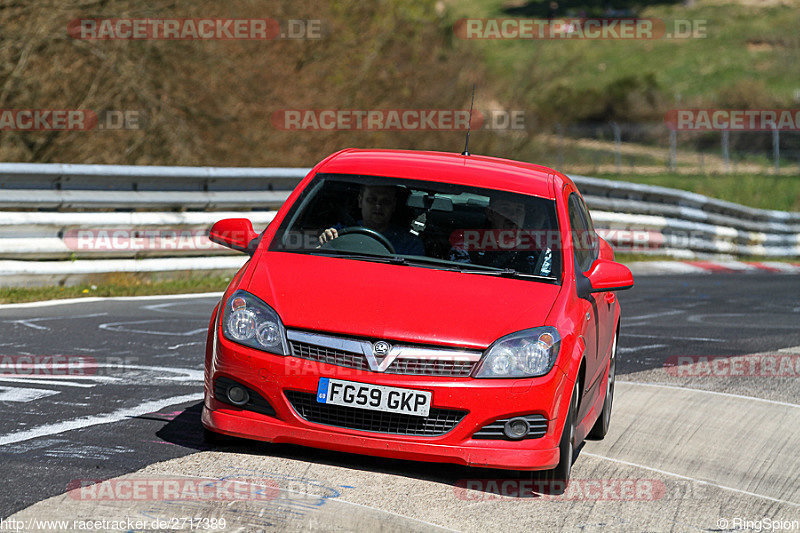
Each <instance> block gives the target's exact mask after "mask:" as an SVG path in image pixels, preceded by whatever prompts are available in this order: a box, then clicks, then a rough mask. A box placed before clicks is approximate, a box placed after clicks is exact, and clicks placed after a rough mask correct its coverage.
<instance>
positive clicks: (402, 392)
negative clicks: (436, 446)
mask: <svg viewBox="0 0 800 533" xmlns="http://www.w3.org/2000/svg"><path fill="white" fill-rule="evenodd" d="M432 399H433V393H431V392H427V391H421V390H413V389H401V388H399V387H385V386H383V385H370V384H367V383H357V382H355V381H343V380H341V379H331V378H320V380H319V386H318V387H317V403H330V404H333V405H344V406H347V407H358V408H359V409H370V410H372V411H385V412H388V413H402V414H405V415H416V416H428V414H429V413H430V410H431V400H432Z"/></svg>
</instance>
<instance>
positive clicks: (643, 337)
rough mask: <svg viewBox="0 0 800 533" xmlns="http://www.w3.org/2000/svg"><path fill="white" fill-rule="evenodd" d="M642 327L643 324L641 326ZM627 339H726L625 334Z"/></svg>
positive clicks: (718, 340)
mask: <svg viewBox="0 0 800 533" xmlns="http://www.w3.org/2000/svg"><path fill="white" fill-rule="evenodd" d="M640 325H641V324H640ZM625 336H626V337H638V338H641V339H668V340H679V341H703V342H725V339H711V338H709V337H676V336H670V335H643V334H638V333H625Z"/></svg>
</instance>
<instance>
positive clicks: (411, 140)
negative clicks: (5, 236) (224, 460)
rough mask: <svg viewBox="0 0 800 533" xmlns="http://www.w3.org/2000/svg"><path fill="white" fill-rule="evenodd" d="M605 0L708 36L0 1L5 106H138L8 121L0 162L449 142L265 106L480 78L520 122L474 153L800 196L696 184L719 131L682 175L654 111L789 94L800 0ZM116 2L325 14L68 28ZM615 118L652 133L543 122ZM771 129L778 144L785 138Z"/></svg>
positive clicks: (371, 15)
mask: <svg viewBox="0 0 800 533" xmlns="http://www.w3.org/2000/svg"><path fill="white" fill-rule="evenodd" d="M606 8H607V3H606V2H600V1H599V0H561V1H560V3H559V4H558V8H557V14H558V16H570V15H573V14H575V13H578V12H584V13H586V14H589V15H597V14H600V15H602V13H603V12H604V10H605V9H606ZM615 8H618V9H621V10H627V11H625V12H626V13H630V14H631V16H638V17H651V18H662V19H664V20H665V21H669V20H673V19H682V20H703V21H705V24H704V27H705V31H706V34H707V36H706V37H705V38H696V39H677V40H676V39H673V40H655V41H630V40H628V41H618V40H617V41H614V40H605V41H602V40H601V41H597V40H593V41H590V40H584V41H574V40H573V41H564V40H555V41H520V40H464V39H461V38H459V37H457V36H456V35H455V34H454V32H453V25H454V23H455V22H456V21H457V20H458V19H460V18H464V17H514V16H527V17H535V16H542V13H545V14H546V13H548V10H550V9H551V3H550V2H549V1H545V0H541V1H533V2H526V1H520V0H516V1H514V2H507V1H505V0H458V1H456V0H438V1H437V0H375V1H369V2H363V1H359V0H342V1H336V2H318V1H313V0H227V1H225V2H219V1H212V0H170V1H167V0H147V1H141V0H139V1H135V0H36V1H34V0H31V1H29V2H17V1H13V0H0V110H2V109H6V110H8V109H91V110H94V111H97V112H98V113H102V112H103V111H109V110H112V111H118V110H121V111H135V112H138V113H140V115H141V120H140V129H138V130H122V131H109V130H103V131H99V130H93V131H62V132H14V131H2V132H0V161H34V162H69V163H116V164H138V165H152V164H161V165H225V166H310V165H312V164H313V163H315V162H316V161H318V160H319V159H321V158H322V157H324V156H325V155H327V154H329V153H331V152H333V151H336V150H338V149H341V148H345V147H351V146H357V147H386V148H406V149H429V150H445V151H460V150H461V149H462V147H463V141H464V135H463V132H445V131H368V130H356V131H352V130H349V131H348V130H344V131H336V130H333V131H285V130H281V129H278V128H276V127H275V126H274V125H273V124H272V121H271V118H272V117H273V114H274V113H276V112H279V111H280V110H286V109H316V110H321V109H334V110H338V109H354V110H367V109H468V108H469V102H470V94H471V90H472V84H473V83H476V84H477V95H476V100H475V107H476V109H478V110H479V111H483V112H486V111H487V110H491V109H502V110H522V111H523V112H524V113H525V121H524V123H525V129H524V130H517V131H490V130H485V129H484V130H481V131H476V132H474V133H473V135H472V138H471V151H472V152H473V153H482V154H488V155H496V156H501V157H510V158H514V159H521V160H526V161H533V162H537V163H542V164H546V165H550V166H554V167H556V168H559V169H560V170H564V171H567V172H580V173H594V174H598V173H607V174H608V173H616V176H618V177H620V178H622V179H642V180H645V181H648V180H649V181H653V180H657V182H658V183H662V184H665V185H672V184H675V185H678V186H680V187H683V188H688V189H693V190H698V191H701V192H713V193H714V194H716V195H717V196H720V197H722V198H727V199H731V200H739V201H744V202H745V203H749V204H750V205H756V206H759V207H780V208H787V209H800V194H798V190H800V185H799V183H800V181H798V180H796V179H788V180H786V181H774V180H773V181H774V182H772V181H771V182H769V183H767V182H764V187H765V188H760V187H759V183H758V177H757V176H756V177H755V178H754V179H755V181H754V182H753V185H752V186H748V188H747V189H748V190H754V189H755V190H758V191H759V193H760V194H755V195H752V194H743V193H742V191H743V189H742V188H737V184H736V180H735V179H726V180H719V181H718V182H716V183H714V184H713V186H708V180H713V179H715V178H714V177H713V176H711V177H708V176H702V177H701V176H695V177H692V176H691V175H689V176H687V173H688V174H690V173H693V172H694V173H697V172H696V170H695V168H696V167H697V165H696V163H695V161H696V160H698V157H696V156H697V154H698V153H699V152H698V151H703V150H706V154H707V155H705V156H700V158H699V160H700V161H702V167H701V168H702V170H701V171H700V173H706V172H710V173H715V172H721V171H722V170H720V169H721V168H722V165H721V162H720V158H719V134H718V133H715V132H714V133H711V134H708V135H705V136H703V135H699V136H695V137H693V138H692V139H691V142H692V143H694V144H693V146H694V150H695V151H694V152H691V153H687V154H685V155H684V154H681V153H679V157H678V171H680V172H681V174H682V176H671V175H669V173H666V167H665V154H666V153H667V152H668V146H667V145H666V144H665V140H664V139H665V135H666V129H665V128H662V127H661V124H663V116H664V113H665V111H666V110H668V109H671V108H674V107H678V106H681V107H748V108H757V107H762V108H764V107H789V108H790V107H794V106H796V105H797V104H796V103H795V100H794V98H795V92H796V91H797V90H798V89H800V82H797V80H798V79H800V63H798V62H797V61H796V60H795V59H796V58H797V57H798V52H800V34H798V33H797V27H799V26H800V10H798V9H797V6H795V5H792V4H785V3H781V2H771V3H770V4H769V6H768V7H760V8H759V7H754V6H751V5H749V4H748V3H747V2H739V3H723V2H717V1H715V2H712V1H707V0H697V1H691V2H689V3H688V4H687V5H684V4H677V3H673V2H669V1H665V2H661V3H659V2H655V3H653V2H646V3H636V4H634V3H631V2H630V1H629V0H620V1H619V2H617V3H616V4H615ZM128 17H130V18H191V17H198V18H209V17H223V18H264V17H270V18H274V19H278V20H282V21H285V20H287V19H318V20H321V21H322V25H323V35H322V38H321V39H317V40H313V39H312V40H274V41H244V40H228V41H191V40H161V41H159V40H144V41H124V40H94V41H93V40H78V39H74V38H72V37H70V36H69V35H68V33H67V28H68V24H69V23H70V21H72V20H75V19H77V18H128ZM610 122H616V123H620V124H634V125H637V124H638V125H653V124H655V128H652V127H650V129H648V130H647V131H648V132H650V131H654V132H655V133H646V134H643V135H642V138H641V139H637V140H631V139H623V140H624V141H625V143H623V144H626V145H628V146H627V147H624V148H625V150H624V151H623V156H622V165H621V166H620V165H618V164H615V162H614V161H615V160H614V155H613V152H612V151H611V148H614V145H613V142H612V141H613V139H609V138H607V137H606V138H604V139H599V141H598V142H595V141H592V142H589V143H585V142H581V141H582V140H581V138H580V137H581V135H580V134H575V133H574V132H572V133H571V132H570V131H569V130H568V131H567V136H566V139H559V138H558V137H557V136H555V135H554V132H555V131H556V129H555V128H556V125H557V124H559V125H567V126H569V125H570V124H581V125H588V128H589V129H588V130H586V131H588V132H589V133H587V136H591V135H592V133H591V131H592V128H593V127H594V126H593V125H595V124H597V125H607V124H609V123H610ZM731 137H732V144H733V146H732V151H734V152H735V151H736V149H737V146H736V142H739V143H744V144H747V145H748V146H756V144H758V143H762V144H763V146H760V147H759V148H758V149H759V150H762V149H763V152H764V153H765V154H767V155H764V156H758V157H756V158H755V159H754V160H753V162H754V163H755V164H757V165H762V164H764V165H767V166H768V165H769V164H770V160H769V155H768V154H769V136H768V135H760V134H759V135H756V134H753V135H751V136H750V137H746V136H741V135H739V136H736V135H732V136H731ZM795 137H798V136H797V135H795ZM683 139H684V137H681V142H684V141H683ZM587 140H588V139H587ZM781 142H782V144H784V145H786V144H787V143H791V142H792V136H790V135H786V136H784V137H782V141H781ZM798 150H800V146H798ZM786 152H787V153H791V151H790V150H786ZM759 153H760V152H759ZM798 154H800V151H798ZM792 157H793V156H791V157H790V158H789V160H788V163H789V164H791V165H795V166H794V167H790V166H789V164H784V167H783V171H784V172H795V171H794V170H792V168H796V164H797V161H794V160H793V159H792ZM798 157H800V155H798ZM793 161H794V162H793ZM747 163H748V160H747V159H743V160H741V161H740V162H739V168H740V172H748V173H750V174H753V172H755V171H754V170H753V168H760V167H759V166H756V167H752V166H751V167H747V166H746V164H747ZM637 168H641V169H645V168H647V169H648V170H647V174H650V175H651V176H652V175H653V174H658V177H647V176H644V174H645V172H644V170H642V171H639V172H637ZM661 169H663V172H662V170H661ZM619 170H621V171H622V172H619ZM795 173H796V172H795ZM637 174H641V175H642V176H637ZM673 178H674V179H673ZM776 179H778V178H777V177H776ZM704 183H705V186H703V184H704ZM777 197H780V198H781V202H779V203H780V205H777V203H775V202H774V198H777Z"/></svg>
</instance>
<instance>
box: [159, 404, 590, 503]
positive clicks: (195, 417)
mask: <svg viewBox="0 0 800 533" xmlns="http://www.w3.org/2000/svg"><path fill="white" fill-rule="evenodd" d="M202 409H203V403H202V402H198V403H197V404H195V405H192V406H191V407H188V408H187V409H185V410H184V411H183V412H181V413H180V414H179V415H178V416H176V417H175V418H173V419H172V420H170V421H168V422H167V423H166V424H165V425H164V426H163V427H162V428H161V429H160V430H159V431H157V432H156V436H158V437H159V438H161V439H162V440H164V441H166V442H169V443H171V444H175V445H177V446H182V447H185V448H191V449H194V450H197V451H217V452H223V453H237V454H246V455H252V456H269V457H276V458H281V459H288V460H293V461H302V462H305V463H308V464H309V465H312V464H323V465H328V466H338V467H342V468H347V469H350V470H360V471H364V472H376V473H382V474H391V475H395V476H403V477H407V478H413V479H418V480H421V481H427V482H431V483H439V484H443V485H449V486H451V487H453V491H454V493H455V495H456V497H461V498H463V499H470V500H471V499H474V500H482V499H484V498H481V497H474V496H470V494H474V493H469V492H468V490H471V491H479V492H485V493H487V494H488V495H490V497H491V498H492V499H516V498H524V499H529V498H533V499H535V498H540V497H544V496H550V495H556V496H557V495H559V494H561V493H563V492H564V488H565V487H564V484H563V483H560V482H558V481H556V482H547V481H545V480H544V478H543V477H542V475H541V473H534V474H533V475H531V473H528V472H517V471H509V470H500V469H490V468H476V467H467V466H461V465H455V464H447V463H426V462H421V461H407V460H401V459H387V458H382V457H372V456H368V455H358V454H351V453H345V452H336V451H331V450H321V449H317V448H309V447H305V446H299V445H294V444H271V443H267V442H261V441H254V440H247V439H237V438H233V437H225V438H224V439H221V442H219V443H215V444H210V443H207V442H206V441H205V438H204V436H203V425H202V423H201V421H200V416H201V413H202ZM582 447H583V445H581V446H579V447H578V449H577V450H576V453H575V460H577V457H578V455H579V454H580V450H581V448H582ZM573 462H574V461H573ZM509 480H510V481H511V482H512V483H511V484H510V485H509V484H506V485H503V484H502V483H503V482H505V481H509ZM503 491H505V492H503ZM509 491H511V492H509ZM517 492H524V493H523V494H521V495H519V496H517V495H516V493H517ZM508 494H514V495H513V496H509V495H508Z"/></svg>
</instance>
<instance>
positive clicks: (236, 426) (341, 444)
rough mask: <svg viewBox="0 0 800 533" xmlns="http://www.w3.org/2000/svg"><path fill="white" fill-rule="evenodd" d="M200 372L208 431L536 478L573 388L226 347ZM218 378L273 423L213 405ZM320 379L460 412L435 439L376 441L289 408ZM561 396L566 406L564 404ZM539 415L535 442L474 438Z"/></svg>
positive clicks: (553, 461)
mask: <svg viewBox="0 0 800 533" xmlns="http://www.w3.org/2000/svg"><path fill="white" fill-rule="evenodd" d="M209 355H210V356H211V357H209V360H208V363H210V368H207V369H206V372H207V373H206V377H207V379H206V399H205V403H204V408H203V417H202V419H203V424H204V425H205V426H206V427H207V428H208V429H210V430H212V431H215V432H218V433H223V434H227V435H233V436H236V437H244V438H248V439H256V440H263V441H269V442H274V443H292V444H301V445H305V446H312V447H316V448H324V449H329V450H336V451H341V452H350V453H360V454H368V455H375V456H380V457H389V458H395V459H408V460H416V461H434V462H450V463H458V464H464V465H470V466H480V467H488V468H502V469H513V470H542V469H549V468H553V467H555V466H556V465H557V464H558V457H559V455H558V453H559V451H558V441H559V439H560V436H561V429H562V428H563V421H564V417H565V413H566V410H567V404H568V402H569V392H570V391H571V390H572V384H571V383H569V380H568V378H567V376H566V375H565V374H564V373H563V372H562V371H561V370H560V369H559V368H558V367H556V368H554V369H553V370H552V371H551V372H550V373H549V374H548V375H547V376H544V377H541V378H532V379H473V378H442V377H431V376H412V375H399V374H384V373H379V372H367V371H359V370H354V369H350V368H344V367H338V366H333V365H326V364H321V363H316V362H312V361H306V360H302V359H297V358H294V357H282V356H276V355H272V354H268V353H264V352H260V351H258V350H252V349H249V348H245V347H242V346H239V345H236V344H233V343H230V342H229V341H227V340H225V339H219V338H218V339H217V340H216V341H215V342H214V352H213V354H209ZM218 377H226V378H230V379H234V380H235V381H238V382H239V383H241V384H243V385H245V386H247V387H249V388H251V389H252V390H254V391H256V392H257V393H258V394H260V395H261V396H262V397H263V398H264V399H266V400H267V401H268V402H269V403H270V405H271V406H272V408H273V409H274V410H275V416H268V415H265V414H261V413H257V412H253V411H250V410H246V409H241V408H238V407H235V406H232V405H229V404H227V403H224V402H221V401H219V400H217V399H216V398H215V397H214V393H213V383H214V380H215V379H217V378H218ZM321 377H329V378H338V379H343V380H348V381H356V382H363V383H372V384H377V385H387V386H392V387H402V388H408V389H419V390H427V391H431V392H432V393H433V405H432V406H433V407H434V408H440V409H454V410H461V411H467V413H466V415H465V416H464V418H463V419H462V420H461V421H460V422H459V423H458V424H457V425H456V426H455V427H454V428H453V429H451V430H450V431H448V432H447V433H444V434H442V435H438V436H425V437H421V436H411V435H397V434H389V433H377V432H372V431H362V430H354V429H347V428H342V427H336V426H331V425H325V424H320V423H315V422H310V421H308V420H305V419H304V418H302V417H301V416H300V415H299V414H298V412H297V411H296V410H295V409H294V408H293V407H292V405H291V403H290V402H289V400H288V399H287V397H286V394H285V391H287V390H292V391H304V392H308V393H316V391H317V386H318V382H319V379H320V378H321ZM565 396H566V403H565V400H564V397H565ZM530 414H540V415H542V416H544V417H545V418H546V419H547V432H546V434H545V435H544V436H543V437H540V438H535V439H524V440H519V441H511V440H484V439H475V438H473V434H474V433H475V432H476V431H477V430H479V429H480V428H482V427H483V426H485V425H486V424H489V423H490V422H493V421H495V420H497V419H503V418H510V417H514V416H522V415H530Z"/></svg>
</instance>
